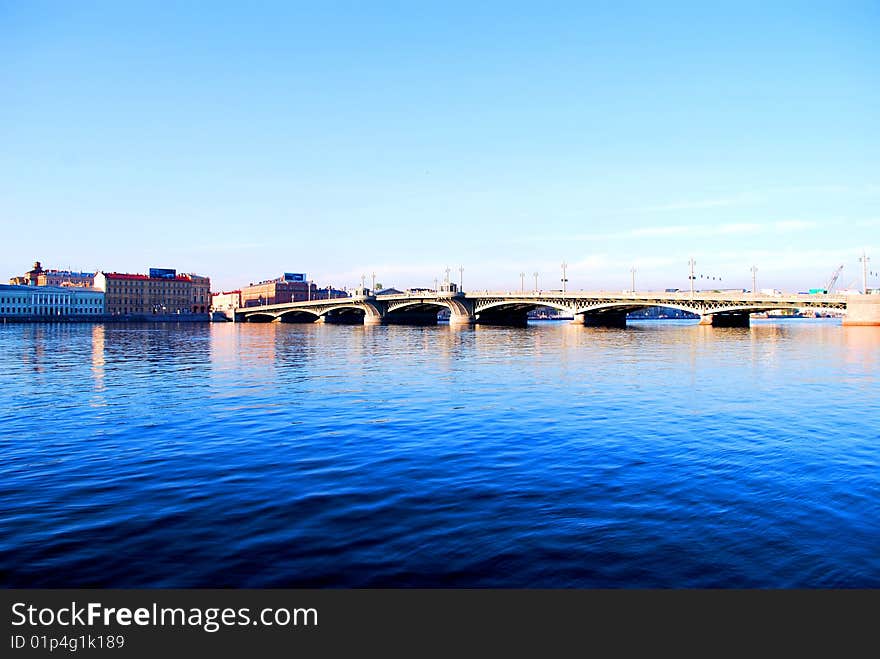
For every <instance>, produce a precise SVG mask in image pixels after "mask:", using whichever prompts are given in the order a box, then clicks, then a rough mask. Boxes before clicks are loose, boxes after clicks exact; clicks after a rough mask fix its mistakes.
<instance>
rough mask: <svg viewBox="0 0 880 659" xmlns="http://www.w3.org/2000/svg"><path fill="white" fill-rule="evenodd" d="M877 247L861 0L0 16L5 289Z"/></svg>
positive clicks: (349, 279) (807, 273) (819, 266)
mask: <svg viewBox="0 0 880 659" xmlns="http://www.w3.org/2000/svg"><path fill="white" fill-rule="evenodd" d="M878 234H880V3H878V2H876V1H875V2H867V1H866V2H845V1H835V2H828V3H818V2H800V3H789V2H755V3H750V2H730V3H715V2H693V3H672V2H669V3H667V2H647V3H627V2H603V3H589V2H572V3H563V2H549V3H546V2H531V3H517V2H511V1H509V0H507V1H504V2H479V3H478V2H461V3H455V2H449V1H446V2H437V3H428V2H395V3H380V2H378V1H377V2H363V3H360V2H358V3H355V2H313V3H308V4H305V3H295V2H278V3H270V2H241V1H237V2H228V3H223V2H211V3H206V2H187V3H174V2H167V3H160V2H152V1H151V2H143V3H140V2H134V1H128V0H126V1H125V2H115V1H114V2H85V1H83V2H57V3H51V2H38V1H35V0H25V1H22V2H9V1H8V0H0V236H2V238H0V240H2V245H3V249H0V277H2V279H4V280H5V279H6V278H7V277H9V276H11V275H14V274H20V273H22V272H24V271H25V270H27V269H29V266H30V265H31V262H32V261H34V260H37V259H39V260H41V261H42V262H43V264H44V266H46V267H59V268H60V267H68V266H69V267H72V268H74V269H93V268H95V267H98V268H101V269H105V270H118V271H130V272H143V271H145V270H146V269H147V268H148V267H150V266H164V267H174V268H177V269H178V270H180V271H186V272H192V271H194V272H198V273H203V274H208V275H210V276H211V277H212V279H213V282H214V288H215V290H217V289H220V288H225V289H229V288H232V287H235V286H237V285H240V284H246V283H248V282H251V281H257V280H260V279H266V278H269V277H273V276H276V275H278V274H280V273H281V272H283V271H294V272H307V273H308V274H309V276H310V277H311V278H313V279H315V280H316V281H317V282H318V283H319V284H322V285H326V284H328V283H329V284H333V285H336V286H340V287H341V286H354V285H357V284H359V283H360V275H361V274H362V273H367V274H369V273H371V272H373V271H375V272H376V273H377V278H378V280H379V281H380V282H382V283H383V284H385V285H396V286H398V287H407V286H427V285H432V284H433V281H434V278H435V277H438V276H443V270H444V269H445V268H446V267H447V266H449V267H450V268H453V277H455V278H457V276H458V271H457V268H458V266H459V265H462V266H463V267H464V283H465V288H469V287H470V288H477V287H479V288H505V289H516V288H518V287H519V283H520V277H519V273H520V272H526V273H527V277H526V284H527V286H529V287H531V286H533V281H534V280H533V277H532V273H533V272H535V271H538V272H539V273H540V275H539V286H540V287H541V288H558V287H559V279H560V267H559V266H560V263H561V262H562V261H563V260H564V261H566V262H567V263H568V264H569V269H568V276H569V280H570V282H569V288H572V289H573V288H608V289H623V288H628V287H629V286H630V268H632V267H635V268H636V269H637V273H636V285H637V287H638V288H643V289H644V288H666V287H682V288H684V287H686V286H687V285H688V280H687V275H688V265H687V262H688V259H689V258H690V257H693V258H694V259H696V261H697V268H696V269H697V272H698V273H699V274H703V275H704V276H709V277H712V276H715V277H721V280H722V282H723V285H724V286H725V287H739V286H742V287H746V288H751V274H750V272H749V268H750V266H752V265H756V266H757V267H758V269H759V272H758V286H759V287H762V288H763V287H777V288H782V289H786V290H805V289H806V288H808V287H816V286H822V285H824V284H825V282H826V281H827V280H828V278H829V277H830V275H831V273H832V272H833V270H834V269H835V268H836V267H837V266H838V265H840V264H845V268H844V271H843V274H842V275H841V277H840V280H839V282H838V285H839V286H842V287H846V286H848V285H850V284H852V285H853V286H856V285H859V286H860V284H861V275H860V270H859V264H858V262H857V259H858V256H859V255H860V254H861V250H862V249H863V248H865V249H867V250H868V255H869V256H871V257H872V259H873V260H872V262H871V265H872V269H873V270H880V239H878ZM877 281H878V280H877V278H876V277H874V278H873V283H874V284H875V285H880V284H878V283H877ZM715 285H716V286H717V285H718V284H715Z"/></svg>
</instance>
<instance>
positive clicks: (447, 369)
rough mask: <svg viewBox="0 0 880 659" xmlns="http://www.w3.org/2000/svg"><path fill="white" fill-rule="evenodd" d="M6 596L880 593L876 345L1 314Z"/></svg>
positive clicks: (857, 331)
mask: <svg viewBox="0 0 880 659" xmlns="http://www.w3.org/2000/svg"><path fill="white" fill-rule="evenodd" d="M0 355H2V366H3V371H2V376H0V582H2V584H3V585H5V586H28V587H34V586H79V587H83V586H93V587H135V586H161V587H175V586H177V587H189V586H216V587H221V586H242V587H243V586H250V587H271V586H336V587H357V586H505V587H506V586H526V587H539V586H540V587H795V586H797V587H866V586H871V587H880V430H878V427H880V426H878V420H880V396H878V382H880V375H878V374H880V330H877V329H875V328H859V327H854V328H844V327H841V326H840V325H839V322H838V321H804V320H797V321H789V322H781V321H780V322H762V323H754V324H753V326H752V328H751V329H718V328H711V327H699V326H696V325H694V324H692V323H688V322H671V321H667V322H663V321H660V322H654V323H649V322H646V323H633V324H632V326H631V327H630V328H628V329H626V330H601V329H592V328H584V327H576V326H572V325H569V324H561V323H552V322H551V323H538V324H534V325H531V326H530V327H528V328H525V329H512V328H511V329H507V328H487V327H477V328H470V329H459V328H450V327H447V326H438V327H427V328H416V327H350V326H332V325H242V324H237V325H231V324H230V325H217V324H215V325H210V326H209V325H201V326H195V325H194V326H172V325H168V326H162V325H157V326H150V325H132V326H125V325H107V326H103V325H96V326H90V325H6V326H0Z"/></svg>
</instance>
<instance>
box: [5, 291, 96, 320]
mask: <svg viewBox="0 0 880 659" xmlns="http://www.w3.org/2000/svg"><path fill="white" fill-rule="evenodd" d="M102 313H104V293H103V292H102V291H99V290H97V289H94V288H85V287H79V286H15V285H7V284H0V317H4V318H7V317H8V318H27V317H38V318H52V317H56V318H64V317H82V316H97V315H100V314H102Z"/></svg>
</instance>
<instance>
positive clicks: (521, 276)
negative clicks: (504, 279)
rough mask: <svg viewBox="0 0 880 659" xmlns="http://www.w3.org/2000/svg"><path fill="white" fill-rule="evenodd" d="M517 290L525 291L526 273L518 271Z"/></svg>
mask: <svg viewBox="0 0 880 659" xmlns="http://www.w3.org/2000/svg"><path fill="white" fill-rule="evenodd" d="M519 292H520V293H525V292H526V273H524V272H521V273H519Z"/></svg>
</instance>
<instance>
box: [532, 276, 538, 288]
mask: <svg viewBox="0 0 880 659" xmlns="http://www.w3.org/2000/svg"><path fill="white" fill-rule="evenodd" d="M532 276H533V277H534V278H535V293H537V292H538V273H537V272H533V273H532Z"/></svg>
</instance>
